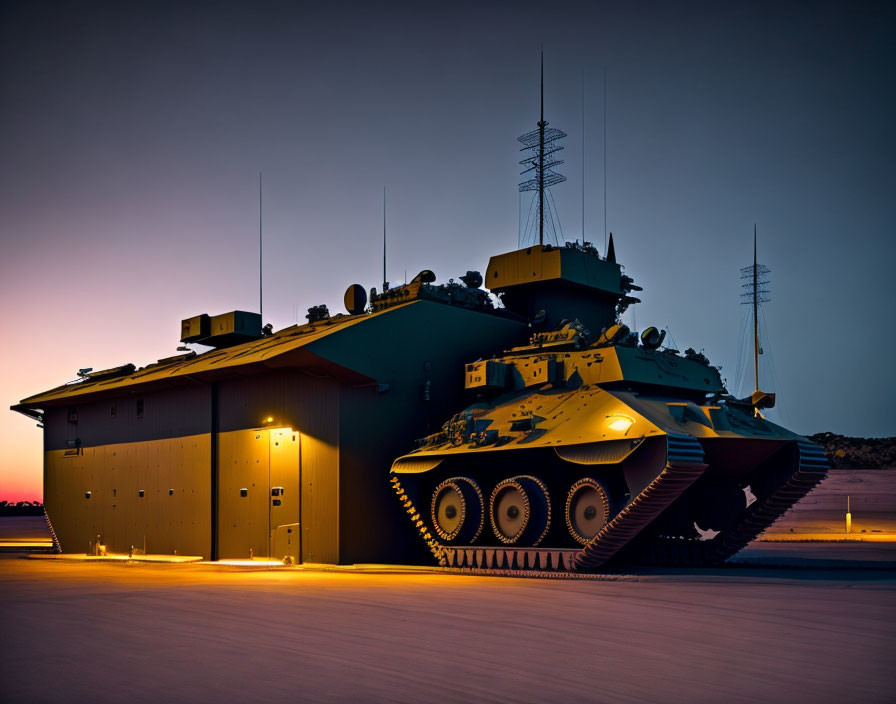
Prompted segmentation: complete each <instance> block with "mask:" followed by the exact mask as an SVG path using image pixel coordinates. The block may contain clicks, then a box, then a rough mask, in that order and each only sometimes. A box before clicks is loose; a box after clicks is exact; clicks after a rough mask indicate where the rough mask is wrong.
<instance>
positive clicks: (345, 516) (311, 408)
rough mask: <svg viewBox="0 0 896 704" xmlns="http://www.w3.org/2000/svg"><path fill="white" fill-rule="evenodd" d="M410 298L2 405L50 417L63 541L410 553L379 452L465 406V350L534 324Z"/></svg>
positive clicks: (335, 558) (216, 552)
mask: <svg viewBox="0 0 896 704" xmlns="http://www.w3.org/2000/svg"><path fill="white" fill-rule="evenodd" d="M423 288H426V287H425V286H424V287H423ZM430 288H434V287H430ZM391 294H392V292H391V291H390V295H391ZM403 295H404V299H402V298H401V296H392V298H391V300H392V303H389V304H388V305H386V304H384V305H382V306H380V308H382V309H381V310H379V311H378V312H374V313H368V314H359V315H341V316H335V317H333V318H326V319H324V320H320V321H317V322H314V323H309V324H307V325H302V326H294V327H291V328H287V329H285V330H282V331H280V332H278V333H275V334H273V335H271V336H269V337H264V338H261V339H257V340H254V341H250V342H246V343H243V344H238V345H236V346H231V347H227V348H225V349H217V350H213V351H211V352H207V353H205V354H201V355H198V356H196V355H193V354H190V355H184V356H182V357H177V358H170V359H168V360H161V361H160V362H159V363H156V364H152V365H148V366H146V367H144V368H141V369H139V370H137V369H134V368H133V367H132V366H130V365H128V366H127V367H123V368H119V369H117V370H110V371H109V372H107V373H97V374H92V375H88V376H87V377H86V378H84V379H83V380H80V381H78V382H75V383H71V384H67V385H65V386H61V387H59V388H56V389H53V390H50V391H47V392H44V393H40V394H37V395H35V396H32V397H30V398H27V399H25V400H23V401H22V402H21V403H19V404H17V405H15V406H13V410H17V411H19V412H21V413H24V414H26V415H28V416H30V417H33V418H35V419H38V420H40V421H42V423H43V425H44V497H45V505H46V510H47V514H48V516H49V518H50V520H51V522H52V526H53V528H54V530H55V533H56V536H57V538H58V542H59V544H60V546H61V548H62V550H63V551H64V552H85V551H87V550H88V549H89V546H90V545H91V544H92V543H94V542H95V541H96V540H97V537H98V536H99V539H100V541H102V543H103V544H105V545H106V546H107V548H108V549H109V550H111V551H113V552H127V551H128V550H130V549H131V546H135V547H137V548H139V549H143V548H144V545H145V549H146V551H147V552H149V553H157V554H164V553H174V552H177V553H178V554H184V555H202V556H204V557H206V558H209V559H223V558H246V557H249V555H250V554H251V555H254V556H267V555H270V556H272V557H276V558H281V557H284V556H291V557H292V558H293V559H295V560H297V561H301V562H319V563H353V562H371V561H386V560H388V561H396V560H402V559H414V558H416V557H417V556H418V555H419V552H418V551H419V550H420V546H419V545H417V544H416V543H414V542H412V541H413V538H411V537H409V532H408V531H407V530H406V526H404V525H403V523H402V520H403V518H404V517H403V516H402V515H401V507H400V505H399V504H398V503H397V502H396V501H395V498H394V496H393V495H392V492H391V491H390V489H389V485H388V481H387V477H388V471H389V467H390V464H391V462H392V460H393V459H394V457H396V456H398V455H399V454H402V453H403V452H406V451H407V450H408V449H409V448H410V447H411V446H412V441H413V439H414V438H416V437H420V436H422V435H424V434H426V433H427V432H431V431H432V430H434V429H435V427H434V425H435V424H439V423H441V422H443V421H444V419H445V418H447V417H449V416H450V414H451V413H452V412H453V411H455V410H457V409H458V408H461V407H462V406H463V403H462V401H463V399H462V392H463V386H464V384H463V363H464V362H465V361H469V360H472V359H475V358H477V357H479V356H482V355H489V354H492V353H494V352H497V351H500V350H501V349H503V348H506V347H507V346H509V345H511V344H514V343H516V342H517V341H519V340H521V339H523V338H524V337H525V336H526V335H527V328H526V325H525V324H524V323H522V322H519V321H518V320H516V319H513V318H511V317H507V316H502V315H498V314H496V313H495V312H493V311H490V310H488V309H487V308H482V307H481V306H480V307H476V306H465V305H463V304H462V303H460V304H459V302H458V301H456V300H452V296H447V298H445V296H441V300H440V297H439V296H425V295H422V293H421V287H420V286H418V287H417V288H416V289H415V288H414V287H413V286H411V287H410V292H409V294H403ZM402 300H404V301H407V302H401V301H402ZM393 303H394V304H393Z"/></svg>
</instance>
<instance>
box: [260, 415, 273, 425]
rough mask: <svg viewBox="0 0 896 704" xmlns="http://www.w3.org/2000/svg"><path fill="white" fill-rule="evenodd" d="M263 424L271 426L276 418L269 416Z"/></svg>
mask: <svg viewBox="0 0 896 704" xmlns="http://www.w3.org/2000/svg"><path fill="white" fill-rule="evenodd" d="M261 422H262V423H264V424H265V425H270V424H271V423H273V422H274V416H268V417H267V418H265V419H264V420H263V421H261Z"/></svg>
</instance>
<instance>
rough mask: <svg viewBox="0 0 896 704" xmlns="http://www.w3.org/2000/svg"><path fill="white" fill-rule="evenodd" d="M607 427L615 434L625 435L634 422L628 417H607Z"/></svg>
mask: <svg viewBox="0 0 896 704" xmlns="http://www.w3.org/2000/svg"><path fill="white" fill-rule="evenodd" d="M607 420H608V421H609V422H608V423H607V426H608V427H609V428H610V430H613V431H615V432H617V433H627V432H628V429H629V428H631V427H632V425H633V424H634V422H635V421H633V420H632V419H631V418H629V417H628V416H618V415H613V416H607Z"/></svg>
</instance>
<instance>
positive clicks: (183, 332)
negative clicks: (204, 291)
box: [180, 313, 211, 342]
mask: <svg viewBox="0 0 896 704" xmlns="http://www.w3.org/2000/svg"><path fill="white" fill-rule="evenodd" d="M210 324H211V318H209V316H207V315H206V314H205V313H203V314H202V315H194V316H193V317H192V318H187V319H186V320H181V321H180V341H181V342H198V341H199V340H201V339H202V338H204V337H208V336H209V335H210V334H211V326H210Z"/></svg>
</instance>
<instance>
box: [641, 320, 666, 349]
mask: <svg viewBox="0 0 896 704" xmlns="http://www.w3.org/2000/svg"><path fill="white" fill-rule="evenodd" d="M665 337H666V331H665V330H663V331H662V332H660V331H659V330H657V329H656V328H655V327H652V326H651V327H649V328H647V329H646V330H645V331H644V332H642V333H641V344H642V345H644V347H646V348H647V349H649V350H655V349H657V348H658V347H659V346H660V345H661V344H663V340H664V339H665Z"/></svg>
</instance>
